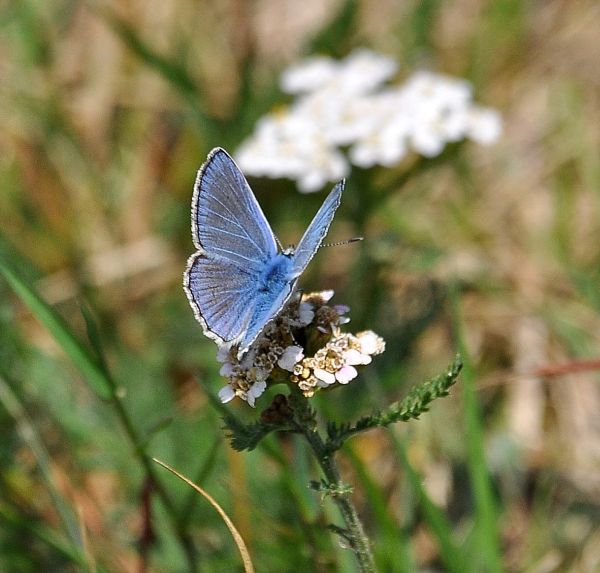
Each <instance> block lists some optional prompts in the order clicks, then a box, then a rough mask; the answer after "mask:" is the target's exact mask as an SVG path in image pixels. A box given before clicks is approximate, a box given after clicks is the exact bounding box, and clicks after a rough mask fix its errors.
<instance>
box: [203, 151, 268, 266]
mask: <svg viewBox="0 0 600 573" xmlns="http://www.w3.org/2000/svg"><path fill="white" fill-rule="evenodd" d="M192 235H193V240H194V244H195V245H196V247H197V248H198V250H204V251H206V252H207V253H209V254H211V255H217V256H219V257H222V258H224V259H226V260H228V261H230V262H232V263H233V264H237V265H238V266H239V267H241V268H243V269H252V270H255V271H256V272H257V273H259V272H261V270H262V269H263V268H264V264H265V263H266V262H267V261H269V260H270V259H272V258H273V257H274V256H275V255H276V254H277V243H276V241H275V237H274V235H273V231H271V227H270V226H269V223H268V222H267V219H266V217H265V215H264V214H263V212H262V209H261V208H260V205H259V204H258V201H257V200H256V197H254V193H252V190H251V189H250V186H249V185H248V182H247V181H246V178H245V177H244V175H243V174H242V172H241V171H240V169H239V168H238V166H237V165H236V164H235V162H234V161H233V159H232V158H231V157H230V155H229V154H228V153H227V152H226V151H225V150H224V149H221V148H216V149H214V150H213V151H211V153H210V154H209V156H208V159H207V160H206V163H205V164H204V165H203V166H202V167H201V168H200V170H199V171H198V176H197V178H196V184H195V186H194V197H193V199H192Z"/></svg>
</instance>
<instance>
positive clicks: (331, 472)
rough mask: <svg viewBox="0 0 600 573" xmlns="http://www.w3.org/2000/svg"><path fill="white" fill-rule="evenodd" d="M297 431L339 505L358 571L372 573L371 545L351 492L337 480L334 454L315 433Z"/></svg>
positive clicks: (302, 429) (338, 478) (308, 429)
mask: <svg viewBox="0 0 600 573" xmlns="http://www.w3.org/2000/svg"><path fill="white" fill-rule="evenodd" d="M299 430H300V431H301V432H302V434H303V435H304V437H305V438H306V440H307V441H308V443H309V445H310V447H311V449H312V451H313V452H314V454H315V457H316V458H317V461H318V462H319V465H320V466H321V469H322V470H323V473H324V474H325V477H326V478H327V481H328V485H329V489H330V492H331V497H332V498H333V501H334V502H335V504H336V505H337V506H338V508H339V510H340V512H341V514H342V517H343V519H344V523H345V524H346V528H347V532H346V535H347V538H348V541H349V542H350V546H351V548H352V550H353V551H354V555H355V556H356V560H357V562H358V566H359V570H360V571H361V573H373V572H375V571H376V568H375V560H374V559H373V553H372V551H371V542H370V541H369V538H368V537H367V535H366V533H365V529H364V527H363V524H362V522H361V521H360V518H359V517H358V513H357V511H356V508H355V507H354V504H353V503H352V500H351V499H350V491H348V488H346V487H345V486H344V484H343V483H342V481H341V479H340V472H339V470H338V468H337V464H336V463H335V459H334V455H333V454H332V453H329V452H328V451H327V448H326V447H325V443H324V442H323V439H322V438H321V436H320V434H319V433H318V432H317V431H316V430H313V429H312V428H309V427H307V426H306V425H300V424H299Z"/></svg>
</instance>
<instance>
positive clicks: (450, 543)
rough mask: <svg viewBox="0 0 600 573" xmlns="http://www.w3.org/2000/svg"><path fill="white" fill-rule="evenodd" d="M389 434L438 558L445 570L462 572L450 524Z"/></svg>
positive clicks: (462, 567) (462, 568)
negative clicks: (434, 540)
mask: <svg viewBox="0 0 600 573" xmlns="http://www.w3.org/2000/svg"><path fill="white" fill-rule="evenodd" d="M389 435H390V438H391V440H392V443H393V445H394V447H395V449H396V452H397V454H398V458H399V459H400V463H401V464H402V467H403V468H404V472H405V474H406V479H407V480H408V483H409V485H410V487H411V489H412V490H413V492H414V493H415V496H416V497H417V499H418V503H419V507H420V509H421V512H422V514H423V518H424V520H425V522H426V523H427V525H428V526H429V530H430V531H431V533H432V534H433V535H434V537H435V539H436V541H437V544H438V549H439V552H440V559H441V560H442V561H443V563H444V565H445V567H446V571H448V573H463V572H464V558H463V556H462V555H461V551H460V549H459V548H458V547H457V546H456V544H455V543H454V540H453V539H452V524H451V523H450V521H449V520H448V518H447V517H446V516H445V515H444V512H443V511H442V510H441V509H440V508H439V507H438V506H437V505H435V503H433V501H432V500H431V498H430V497H429V495H427V491H426V490H425V488H424V487H423V485H422V479H421V476H420V475H419V474H418V473H417V471H416V470H415V469H414V468H413V467H412V465H411V463H410V461H409V459H408V455H407V453H406V448H405V447H404V444H403V443H402V442H401V440H399V439H398V438H397V437H396V435H395V434H394V432H393V431H392V430H390V432H389Z"/></svg>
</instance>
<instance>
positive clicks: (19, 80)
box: [0, 0, 600, 573]
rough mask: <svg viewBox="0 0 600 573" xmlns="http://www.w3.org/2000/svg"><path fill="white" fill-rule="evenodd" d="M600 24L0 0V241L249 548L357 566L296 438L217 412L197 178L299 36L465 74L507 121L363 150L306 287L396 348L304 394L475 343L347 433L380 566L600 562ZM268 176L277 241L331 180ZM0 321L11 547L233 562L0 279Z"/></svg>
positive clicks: (406, 375) (120, 558) (525, 13)
mask: <svg viewBox="0 0 600 573" xmlns="http://www.w3.org/2000/svg"><path fill="white" fill-rule="evenodd" d="M598 30H600V6H599V5H598V3H597V2H596V1H594V0H582V1H580V2H571V1H567V0H562V1H559V0H550V1H547V2H526V1H520V0H498V1H487V2H486V1H483V0H455V1H452V2H439V1H437V0H423V1H419V2H418V1H405V2H393V1H387V0H386V1H383V2H376V1H374V0H363V1H360V2H358V1H356V2H341V1H336V2H330V1H328V2H317V1H313V0H305V2H302V4H299V3H297V2H294V1H289V0H285V1H281V0H279V1H277V0H265V1H255V2H236V1H226V0H217V1H213V2H206V1H199V2H192V1H188V0H181V1H179V2H175V1H172V2H167V1H154V0H152V1H148V2H116V1H105V2H100V1H98V2H96V1H92V0H88V1H76V0H52V1H50V2H47V1H38V0H17V1H13V2H11V1H9V2H2V3H0V110H1V112H0V113H1V114H2V131H1V133H0V222H1V235H0V260H1V261H2V264H3V265H6V266H8V267H10V268H13V269H15V270H16V271H17V272H18V273H19V276H20V277H21V278H22V279H23V281H24V283H25V284H27V285H29V286H30V287H31V288H34V289H35V290H36V291H37V292H39V293H40V296H41V297H42V298H43V299H44V300H45V301H46V302H47V303H48V304H49V305H51V306H52V307H53V308H54V310H55V311H56V312H57V313H58V314H59V315H61V316H62V317H63V319H64V322H65V323H66V324H67V325H68V327H69V329H70V330H71V331H72V332H73V333H74V335H75V337H76V338H77V339H78V340H81V341H84V344H85V345H87V346H86V347H89V348H92V350H90V352H94V350H93V348H94V341H96V343H97V342H98V341H100V342H101V346H102V349H103V350H102V352H103V355H104V358H105V360H106V362H107V365H108V368H109V370H110V372H111V373H112V376H113V378H114V380H115V381H116V383H117V384H118V385H119V386H120V387H121V388H122V391H123V394H124V397H123V404H124V406H125V408H126V409H127V411H128V412H129V414H130V416H131V419H132V423H133V425H134V426H135V428H136V429H137V432H138V433H139V436H140V437H141V440H142V441H144V443H145V446H146V449H147V452H148V453H149V454H150V455H153V456H157V457H159V458H161V459H164V460H165V461H166V462H168V463H169V464H171V465H173V466H174V467H176V468H177V469H178V470H179V471H181V472H182V473H184V474H185V475H187V476H188V477H190V479H192V480H194V481H196V482H197V483H198V484H199V485H201V486H202V487H203V488H205V489H206V490H207V491H209V492H210V493H211V494H212V495H213V496H214V497H215V498H216V499H217V500H218V501H219V503H221V504H222V505H223V507H224V508H225V510H226V511H227V512H228V513H229V515H230V516H231V517H232V519H233V520H234V522H235V523H236V525H237V526H238V527H239V529H240V531H241V533H242V535H243V537H244V539H245V540H246V542H247V543H248V545H249V548H250V551H251V554H252V557H253V560H254V563H255V566H256V568H257V570H258V571H275V572H280V571H281V572H284V571H344V572H345V571H353V570H354V569H353V567H354V565H353V562H352V558H351V556H350V554H349V552H348V551H347V550H345V549H343V548H342V547H340V545H339V543H338V540H337V538H336V537H335V536H334V535H333V534H332V533H330V532H329V531H327V529H326V524H327V523H329V522H331V521H333V522H336V523H337V522H339V517H338V516H337V515H336V514H335V511H334V510H333V508H332V507H331V506H330V504H329V502H328V501H325V502H322V501H321V500H320V499H319V497H318V495H317V494H315V493H314V492H311V491H310V490H309V489H308V488H307V487H306V484H307V483H308V481H309V480H310V479H315V478H316V477H317V476H318V473H317V471H316V468H315V467H314V464H313V463H312V462H311V461H310V458H309V456H308V453H307V452H306V451H305V449H304V447H303V445H302V444H300V443H299V442H297V441H296V440H295V439H292V438H290V437H289V436H271V437H270V438H269V439H268V440H267V441H266V442H265V444H264V446H263V447H260V448H258V449H257V450H256V451H254V452H251V453H244V454H239V453H236V452H233V451H232V450H231V448H230V447H229V445H228V444H227V441H226V439H225V437H224V436H223V432H222V430H221V427H222V421H221V420H220V417H219V414H218V411H217V410H215V408H214V407H213V406H212V405H211V403H210V401H209V398H208V394H207V392H210V393H211V394H212V395H215V394H216V393H217V392H218V390H219V389H220V388H221V386H222V384H223V380H222V379H220V377H219V375H218V364H217V363H216V362H215V352H216V348H215V346H214V344H213V343H212V342H211V341H209V340H207V339H206V338H204V337H203V336H202V332H201V329H200V327H199V325H198V324H197V323H196V321H195V320H194V317H193V315H192V312H191V310H190V308H189V305H188V302H187V300H186V298H185V295H184V293H183V290H182V288H181V275H182V272H183V269H184V267H185V261H186V258H187V257H188V256H189V255H190V254H191V253H192V251H193V247H192V242H191V237H190V230H189V222H190V200H191V194H192V185H193V181H194V177H195V173H196V170H197V169H198V167H199V165H200V164H201V163H202V162H203V161H204V159H205V157H206V154H207V153H208V151H209V150H210V149H211V148H212V147H214V146H216V145H219V146H223V147H225V148H227V149H229V150H230V151H234V150H235V148H236V147H237V146H238V145H239V144H240V143H241V142H242V140H243V139H244V138H245V137H247V136H248V135H249V134H250V133H251V132H252V129H253V126H254V123H255V121H256V120H257V119H258V118H259V117H261V115H263V114H264V113H266V112H267V111H269V110H270V109H272V108H273V106H274V105H276V104H281V103H283V102H285V101H287V100H289V98H286V97H285V96H284V95H283V94H281V93H280V91H279V89H278V86H277V80H278V76H279V74H280V73H281V71H282V70H283V69H285V67H286V66H287V65H289V64H291V63H293V62H295V61H297V60H298V59H299V58H301V57H302V56H305V55H309V54H314V53H320V54H328V55H333V56H335V57H343V56H345V55H346V54H348V53H349V52H350V51H351V50H352V49H353V48H355V47H360V46H366V47H370V48H372V49H375V50H378V51H380V52H383V53H386V54H388V55H392V56H394V57H395V58H397V60H398V61H399V62H400V63H401V66H402V70H401V74H400V76H402V75H403V74H409V73H410V72H412V71H414V70H417V69H420V68H429V69H433V70H436V71H440V72H443V73H447V74H450V75H454V76H457V77H462V78H466V79H468V80H469V81H471V82H472V83H473V86H474V92H475V99H476V101H478V102H479V103H481V104H483V105H487V106H491V107H494V108H496V109H498V110H499V111H500V112H501V114H502V116H503V121H504V134H503V136H502V138H501V140H500V142H499V143H498V144H496V145H494V146H493V147H481V146H477V145H476V144H472V143H465V144H461V145H455V146H452V147H451V148H449V149H448V150H447V151H446V152H445V153H444V154H443V155H442V156H441V157H440V158H436V159H434V160H423V159H419V158H418V157H416V156H411V157H409V158H407V159H406V160H404V161H403V162H402V163H401V164H399V165H398V166H397V167H395V168H393V169H383V168H380V169H375V170H370V171H359V170H354V171H353V173H352V174H351V175H350V177H349V187H348V191H347V193H346V194H345V197H344V200H343V203H342V206H341V208H340V209H339V211H338V213H337V215H336V220H335V222H334V225H333V227H332V230H331V232H330V234H329V239H328V240H330V241H335V240H342V239H347V238H350V237H352V236H355V235H357V234H362V235H364V237H365V241H364V242H363V243H361V244H359V245H352V246H348V247H339V248H331V249H323V250H322V251H321V252H320V253H319V255H318V257H316V259H315V261H313V263H312V264H311V266H310V267H309V269H308V271H307V273H306V275H305V276H304V278H303V281H302V286H303V288H305V289H307V290H311V289H322V288H331V287H335V289H336V298H335V299H334V302H337V303H346V304H348V305H350V306H351V308H352V311H351V316H352V318H353V322H352V323H351V326H352V327H353V330H359V329H361V328H371V329H373V330H375V331H376V332H378V333H379V334H381V335H382V336H384V337H385V338H386V341H387V345H388V346H387V351H386V353H385V354H383V355H382V356H381V357H378V358H377V359H376V360H375V361H374V364H373V365H372V366H370V367H369V368H368V369H366V370H365V371H364V372H363V373H362V374H361V376H360V378H359V379H357V380H356V381H354V382H353V383H352V388H351V389H350V387H347V388H338V389H337V390H335V391H333V392H331V393H327V394H326V395H325V396H323V397H320V398H319V399H316V400H315V404H316V405H317V406H318V407H319V408H320V409H321V411H323V412H326V413H327V415H328V416H330V417H331V418H333V419H335V420H339V421H349V420H353V419H355V418H357V417H358V416H360V415H363V414H365V413H366V412H368V411H370V410H371V409H373V408H378V407H384V406H385V405H387V404H389V403H390V402H391V401H392V400H396V399H399V398H401V397H402V396H404V395H405V394H406V392H407V390H408V389H409V388H410V386H411V385H412V384H414V383H417V382H419V381H421V380H423V379H425V378H428V377H430V376H433V375H435V374H438V373H439V372H441V371H443V369H444V368H445V365H446V364H447V363H448V362H449V361H450V360H451V359H452V357H453V355H454V353H455V352H456V351H457V349H459V348H460V347H461V346H464V348H465V349H466V354H465V358H466V359H467V361H468V362H467V368H466V371H465V373H464V375H463V377H462V379H461V381H460V382H459V384H458V385H457V386H455V387H454V389H453V391H452V395H451V397H450V398H447V399H445V400H442V401H438V402H436V403H435V404H434V405H433V407H432V410H431V412H430V413H429V414H428V415H426V416H424V417H423V418H422V419H421V420H420V421H416V422H411V423H410V424H406V425H403V426H402V427H396V428H393V429H392V430H391V431H389V432H387V431H382V430H378V431H374V432H371V433H369V434H367V435H366V436H365V437H361V438H360V439H356V440H354V441H352V442H351V443H350V444H349V445H348V446H347V447H346V448H345V449H344V451H343V454H342V459H341V462H342V469H343V472H344V476H345V478H346V480H347V481H348V482H350V483H353V484H355V485H356V490H355V494H354V498H355V501H356V503H357V504H358V507H359V512H360V514H361V516H362V517H363V519H364V521H365V524H366V527H367V529H368V531H369V534H370V535H371V538H372V539H373V541H374V544H375V545H374V547H375V553H376V558H377V561H378V564H379V566H380V568H381V570H382V571H391V572H396V571H398V572H405V571H406V572H408V571H473V572H479V571H502V570H505V571H528V572H531V573H550V572H554V571H556V572H558V571H582V572H583V571H585V572H587V571H589V572H592V571H599V570H600V528H598V524H599V523H600V415H599V413H600V389H599V385H598V383H599V380H598V374H597V373H596V369H597V368H598V362H594V360H597V357H598V356H599V355H600V352H599V341H600V313H599V310H600V291H599V286H600V240H599V237H600V235H599V231H600V229H599V227H600V217H599V215H600V162H599V150H600V66H599V65H598V62H600V37H599V35H598ZM251 184H252V185H253V188H254V189H255V191H256V194H257V196H258V198H259V201H260V202H261V204H262V206H263V209H264V211H265V212H266V214H267V217H268V218H269V221H270V222H271V224H272V226H273V228H274V229H275V232H276V233H277V234H278V236H279V237H280V238H281V239H282V241H283V243H284V244H286V243H293V242H295V241H297V240H298V238H299V237H300V235H301V233H302V231H303V229H304V228H305V227H306V225H307V224H308V222H309V220H310V218H311V217H312V214H313V213H314V212H316V210H317V208H318V206H319V205H320V203H321V201H322V200H323V197H324V195H323V194H321V193H317V194H311V195H299V194H298V192H297V191H296V190H295V187H294V185H293V184H292V183H291V182H289V181H283V180H266V179H252V180H251ZM358 257H360V265H357V264H356V260H357V258H358ZM82 307H83V308H84V309H87V310H84V314H82ZM85 315H88V319H89V317H93V322H94V324H96V326H97V331H98V332H97V333H96V334H95V335H94V334H93V332H92V342H91V343H90V342H88V341H87V340H88V338H89V332H88V330H89V327H88V328H86V319H85ZM0 320H1V328H0V428H1V431H2V440H1V442H0V571H6V572H21V571H23V572H29V571H79V570H85V571H94V570H96V568H97V570H100V571H114V572H121V571H122V572H134V571H161V572H171V571H173V572H175V571H188V570H190V567H191V565H190V561H189V557H188V558H186V553H185V551H184V550H183V549H182V543H181V542H180V540H181V539H182V538H186V539H189V540H191V541H190V543H191V544H192V545H193V547H194V550H193V551H194V553H195V554H196V555H197V560H198V568H199V570H202V571H237V570H241V569H240V568H241V565H240V559H239V556H238V554H237V552H236V550H235V546H234V544H233V542H232V540H231V538H230V536H229V534H228V532H227V530H226V528H225V526H224V524H223V523H222V521H221V520H220V518H219V517H218V515H217V514H216V513H215V512H214V510H213V509H212V508H210V507H209V506H208V505H207V504H206V502H205V501H204V500H202V499H201V498H199V497H197V496H196V495H195V494H193V493H190V490H189V488H187V487H186V486H185V485H183V484H182V483H181V482H179V481H178V480H177V479H176V478H174V477H173V476H171V475H169V474H166V472H163V471H162V470H161V469H160V468H156V473H157V475H159V477H160V480H161V483H162V484H163V486H164V488H165V489H166V490H167V492H168V495H170V496H171V498H172V499H173V500H174V505H175V506H176V509H177V512H178V514H179V516H180V518H179V519H178V523H179V529H180V532H181V531H185V535H183V536H182V535H179V536H178V535H177V534H175V533H174V529H173V527H172V524H171V522H170V520H169V519H168V518H167V515H166V513H167V512H165V508H164V506H163V504H162V503H161V502H160V501H158V500H157V496H156V495H155V493H156V492H155V491H154V490H153V489H152V488H149V487H148V479H147V475H146V471H145V470H144V467H143V465H142V464H141V463H140V462H139V460H138V459H137V458H136V457H135V455H134V453H133V450H132V445H131V441H130V440H128V437H127V432H126V431H125V430H124V428H123V426H122V424H121V420H120V418H119V416H118V412H116V411H115V408H114V407H113V406H112V405H111V404H110V403H107V402H104V401H102V400H100V399H99V398H98V397H97V395H96V394H95V393H94V392H93V391H92V390H91V389H90V386H88V384H86V381H85V377H83V376H82V374H81V371H80V369H78V368H76V367H75V365H74V363H73V361H72V360H70V359H69V358H68V357H67V356H66V355H65V353H64V352H63V350H62V349H61V347H60V345H59V344H57V342H56V339H55V338H54V337H53V336H51V335H50V334H49V332H48V330H47V329H46V328H45V327H43V326H42V325H41V324H40V322H39V321H38V320H37V319H36V318H35V317H34V316H33V315H32V313H31V312H30V311H29V310H28V308H27V307H26V306H24V305H23V303H22V301H21V300H20V299H19V298H17V297H15V296H14V293H13V291H12V290H11V289H10V288H9V286H8V284H7V283H6V282H5V281H4V280H0ZM460 333H462V335H461V334H460ZM461 337H462V341H461ZM585 361H591V362H585ZM473 391H474V392H473ZM270 394H273V391H271V392H270ZM473 398H476V400H473ZM268 403H269V401H268V397H267V396H264V397H262V398H261V399H260V401H259V403H258V406H259V408H258V409H257V410H256V411H254V410H251V409H250V408H249V407H248V406H247V405H246V404H244V403H241V402H240V403H232V404H230V405H228V406H227V407H228V408H231V409H232V410H233V411H235V412H236V413H237V414H238V415H239V416H240V417H242V418H243V419H245V420H252V419H253V418H254V417H256V416H257V415H258V411H259V410H260V406H261V405H262V406H263V407H264V406H267V405H268ZM84 533H85V535H84Z"/></svg>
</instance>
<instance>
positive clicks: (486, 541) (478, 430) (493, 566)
mask: <svg viewBox="0 0 600 573" xmlns="http://www.w3.org/2000/svg"><path fill="white" fill-rule="evenodd" d="M450 302H451V308H452V317H453V323H454V332H455V336H456V343H457V346H458V351H459V352H460V354H461V356H462V357H463V361H464V367H463V373H462V379H463V399H464V409H465V423H466V441H467V455H468V459H467V464H468V469H469V475H470V478H471V483H472V487H473V495H474V498H475V499H474V502H475V513H476V515H475V519H476V536H477V538H478V539H477V546H478V547H479V549H480V553H479V554H480V556H481V560H482V563H481V564H476V569H477V570H481V571H489V572H490V573H501V572H502V571H503V570H504V568H503V566H502V558H501V552H500V536H499V532H498V524H497V521H498V517H499V508H498V507H497V505H496V500H495V499H494V494H493V491H492V482H491V476H490V474H489V472H488V468H487V463H486V459H485V452H484V445H483V439H484V436H483V423H482V420H481V412H480V410H479V404H478V402H477V395H476V393H475V373H474V371H473V365H472V363H471V359H470V356H469V353H468V351H467V347H466V344H465V341H464V335H463V322H462V316H461V311H460V301H459V293H458V287H457V285H452V286H451V289H450Z"/></svg>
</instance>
